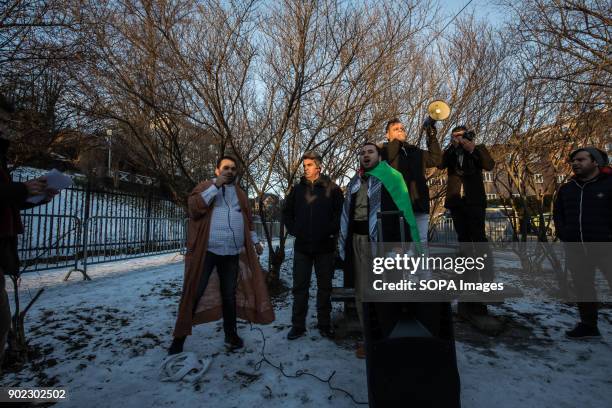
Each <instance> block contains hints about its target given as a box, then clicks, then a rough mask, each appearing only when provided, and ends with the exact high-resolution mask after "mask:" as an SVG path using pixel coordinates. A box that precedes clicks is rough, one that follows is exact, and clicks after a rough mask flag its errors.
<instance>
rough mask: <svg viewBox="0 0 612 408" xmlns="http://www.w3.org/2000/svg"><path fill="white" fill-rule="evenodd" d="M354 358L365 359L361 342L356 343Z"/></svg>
mask: <svg viewBox="0 0 612 408" xmlns="http://www.w3.org/2000/svg"><path fill="white" fill-rule="evenodd" d="M355 357H357V358H359V359H362V360H363V359H364V358H366V351H365V348H364V347H363V343H362V342H359V343H357V349H356V350H355Z"/></svg>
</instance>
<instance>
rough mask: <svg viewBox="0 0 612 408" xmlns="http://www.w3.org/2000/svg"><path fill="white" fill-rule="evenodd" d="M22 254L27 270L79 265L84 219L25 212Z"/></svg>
mask: <svg viewBox="0 0 612 408" xmlns="http://www.w3.org/2000/svg"><path fill="white" fill-rule="evenodd" d="M21 219H22V222H23V226H24V233H23V234H22V235H20V236H19V245H18V254H19V259H20V260H21V268H22V273H23V272H35V271H42V270H47V269H54V268H62V267H69V266H73V267H74V268H77V266H78V254H79V251H80V248H81V227H82V225H81V220H80V219H79V218H78V217H76V216H72V215H57V214H22V215H21Z"/></svg>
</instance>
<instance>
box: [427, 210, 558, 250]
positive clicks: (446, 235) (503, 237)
mask: <svg viewBox="0 0 612 408" xmlns="http://www.w3.org/2000/svg"><path fill="white" fill-rule="evenodd" d="M529 228H530V229H529V233H528V234H526V238H527V241H529V242H531V241H537V240H538V235H537V231H535V226H530V227H529ZM485 234H486V236H487V239H488V241H489V242H492V243H495V242H511V241H514V240H517V238H518V237H519V236H520V233H518V232H516V233H515V227H513V223H512V221H511V219H510V218H509V217H506V216H492V217H491V216H489V217H486V218H485ZM546 235H547V238H548V240H552V239H553V238H554V236H553V234H552V231H550V228H549V229H548V230H547V231H546ZM429 241H430V242H435V243H440V244H456V243H457V242H458V241H457V233H456V231H455V227H454V225H453V220H452V219H451V218H447V217H443V218H441V219H439V220H437V221H436V222H434V223H433V224H431V225H430V227H429Z"/></svg>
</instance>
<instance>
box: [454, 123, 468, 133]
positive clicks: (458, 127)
mask: <svg viewBox="0 0 612 408" xmlns="http://www.w3.org/2000/svg"><path fill="white" fill-rule="evenodd" d="M462 130H463V131H465V132H467V130H468V129H467V126H465V125H460V126H455V127H454V128H453V130H451V133H455V132H461V131H462Z"/></svg>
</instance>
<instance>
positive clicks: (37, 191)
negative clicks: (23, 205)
mask: <svg viewBox="0 0 612 408" xmlns="http://www.w3.org/2000/svg"><path fill="white" fill-rule="evenodd" d="M23 184H25V186H26V189H27V190H28V197H32V196H37V195H41V194H45V190H46V189H47V179H46V178H44V177H40V178H37V179H34V180H28V181H26V182H25V183H23Z"/></svg>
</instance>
